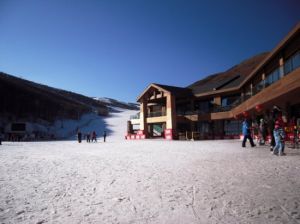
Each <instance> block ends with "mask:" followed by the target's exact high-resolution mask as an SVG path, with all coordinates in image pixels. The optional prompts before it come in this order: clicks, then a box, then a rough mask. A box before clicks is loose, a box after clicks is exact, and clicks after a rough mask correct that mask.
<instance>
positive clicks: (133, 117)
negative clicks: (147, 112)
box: [130, 113, 140, 120]
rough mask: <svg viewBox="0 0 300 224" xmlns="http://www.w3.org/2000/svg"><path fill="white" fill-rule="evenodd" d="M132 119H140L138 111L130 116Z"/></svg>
mask: <svg viewBox="0 0 300 224" xmlns="http://www.w3.org/2000/svg"><path fill="white" fill-rule="evenodd" d="M134 119H140V113H138V114H135V115H131V116H130V120H134Z"/></svg>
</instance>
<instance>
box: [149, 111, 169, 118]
mask: <svg viewBox="0 0 300 224" xmlns="http://www.w3.org/2000/svg"><path fill="white" fill-rule="evenodd" d="M162 116H166V112H165V111H154V112H149V113H148V116H147V117H162Z"/></svg>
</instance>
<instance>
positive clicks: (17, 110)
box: [0, 72, 137, 122]
mask: <svg viewBox="0 0 300 224" xmlns="http://www.w3.org/2000/svg"><path fill="white" fill-rule="evenodd" d="M100 99H101V98H100ZM0 102H1V104H0V117H1V118H2V119H4V120H6V121H14V120H26V121H31V122H35V121H37V120H38V119H42V120H45V121H48V122H53V121H55V120H57V119H74V120H77V119H79V118H80V117H81V116H82V115H83V114H86V113H90V112H95V113H97V114H99V115H102V116H106V115H108V113H109V106H114V107H120V108H124V109H137V107H136V105H134V104H130V103H128V104H126V103H122V102H119V101H117V100H113V99H109V103H108V102H104V101H101V100H99V99H97V100H96V99H93V98H91V97H87V96H84V95H81V94H78V93H74V92H70V91H65V90H62V89H57V88H53V87H49V86H46V85H42V84H38V83H35V82H31V81H28V80H25V79H21V78H18V77H15V76H12V75H9V74H6V73H3V72H0Z"/></svg>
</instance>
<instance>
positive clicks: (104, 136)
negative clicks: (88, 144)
mask: <svg viewBox="0 0 300 224" xmlns="http://www.w3.org/2000/svg"><path fill="white" fill-rule="evenodd" d="M105 140H106V131H104V132H103V142H105Z"/></svg>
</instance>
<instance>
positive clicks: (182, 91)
mask: <svg viewBox="0 0 300 224" xmlns="http://www.w3.org/2000/svg"><path fill="white" fill-rule="evenodd" d="M153 84H154V85H156V86H158V87H160V88H162V89H165V90H167V91H168V92H170V93H172V95H174V96H193V92H192V91H191V89H188V88H185V87H177V86H167V85H162V84H157V83H153Z"/></svg>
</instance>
